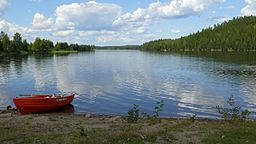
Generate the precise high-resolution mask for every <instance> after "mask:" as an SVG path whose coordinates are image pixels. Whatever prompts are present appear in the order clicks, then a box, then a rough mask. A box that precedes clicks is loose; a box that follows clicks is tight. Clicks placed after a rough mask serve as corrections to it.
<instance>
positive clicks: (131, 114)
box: [127, 104, 140, 123]
mask: <svg viewBox="0 0 256 144" xmlns="http://www.w3.org/2000/svg"><path fill="white" fill-rule="evenodd" d="M138 107H139V106H138V105H136V104H134V105H133V108H131V109H130V110H129V111H128V113H127V114H128V117H127V122H128V123H135V122H137V121H138V120H139V111H140V110H139V109H138Z"/></svg>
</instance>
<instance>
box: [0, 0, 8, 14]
mask: <svg viewBox="0 0 256 144" xmlns="http://www.w3.org/2000/svg"><path fill="white" fill-rule="evenodd" d="M7 4H8V2H7V0H0V16H1V15H3V13H4V10H5V8H6V7H7Z"/></svg>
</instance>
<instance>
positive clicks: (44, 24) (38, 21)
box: [32, 13, 53, 29]
mask: <svg viewBox="0 0 256 144" xmlns="http://www.w3.org/2000/svg"><path fill="white" fill-rule="evenodd" d="M32 25H33V28H35V29H49V28H51V27H52V25H53V19H51V18H48V19H46V18H45V16H44V15H43V14H40V13H36V14H35V15H34V19H33V22H32Z"/></svg>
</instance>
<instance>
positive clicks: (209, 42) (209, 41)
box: [140, 16, 256, 51]
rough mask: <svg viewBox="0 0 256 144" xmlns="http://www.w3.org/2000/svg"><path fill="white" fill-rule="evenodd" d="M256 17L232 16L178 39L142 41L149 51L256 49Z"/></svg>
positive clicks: (143, 46) (142, 47) (145, 48)
mask: <svg viewBox="0 0 256 144" xmlns="http://www.w3.org/2000/svg"><path fill="white" fill-rule="evenodd" d="M255 33H256V17H255V16H248V17H240V18H233V20H231V21H229V22H223V23H222V24H216V25H214V27H209V28H206V29H203V30H202V31H201V32H199V31H198V32H196V33H192V34H190V35H188V36H185V37H181V38H179V39H159V40H155V41H151V42H147V43H144V44H143V45H142V46H140V49H141V50H150V51H256V37H255Z"/></svg>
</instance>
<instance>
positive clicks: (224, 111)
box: [216, 96, 251, 120]
mask: <svg viewBox="0 0 256 144" xmlns="http://www.w3.org/2000/svg"><path fill="white" fill-rule="evenodd" d="M227 104H228V107H226V108H224V107H221V106H216V108H217V112H218V113H219V114H221V115H222V118H224V120H246V119H247V118H248V116H249V115H250V114H251V112H250V111H249V110H247V109H246V110H242V109H241V106H239V105H237V104H236V103H235V99H234V97H233V96H230V97H229V98H228V99H227Z"/></svg>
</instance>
